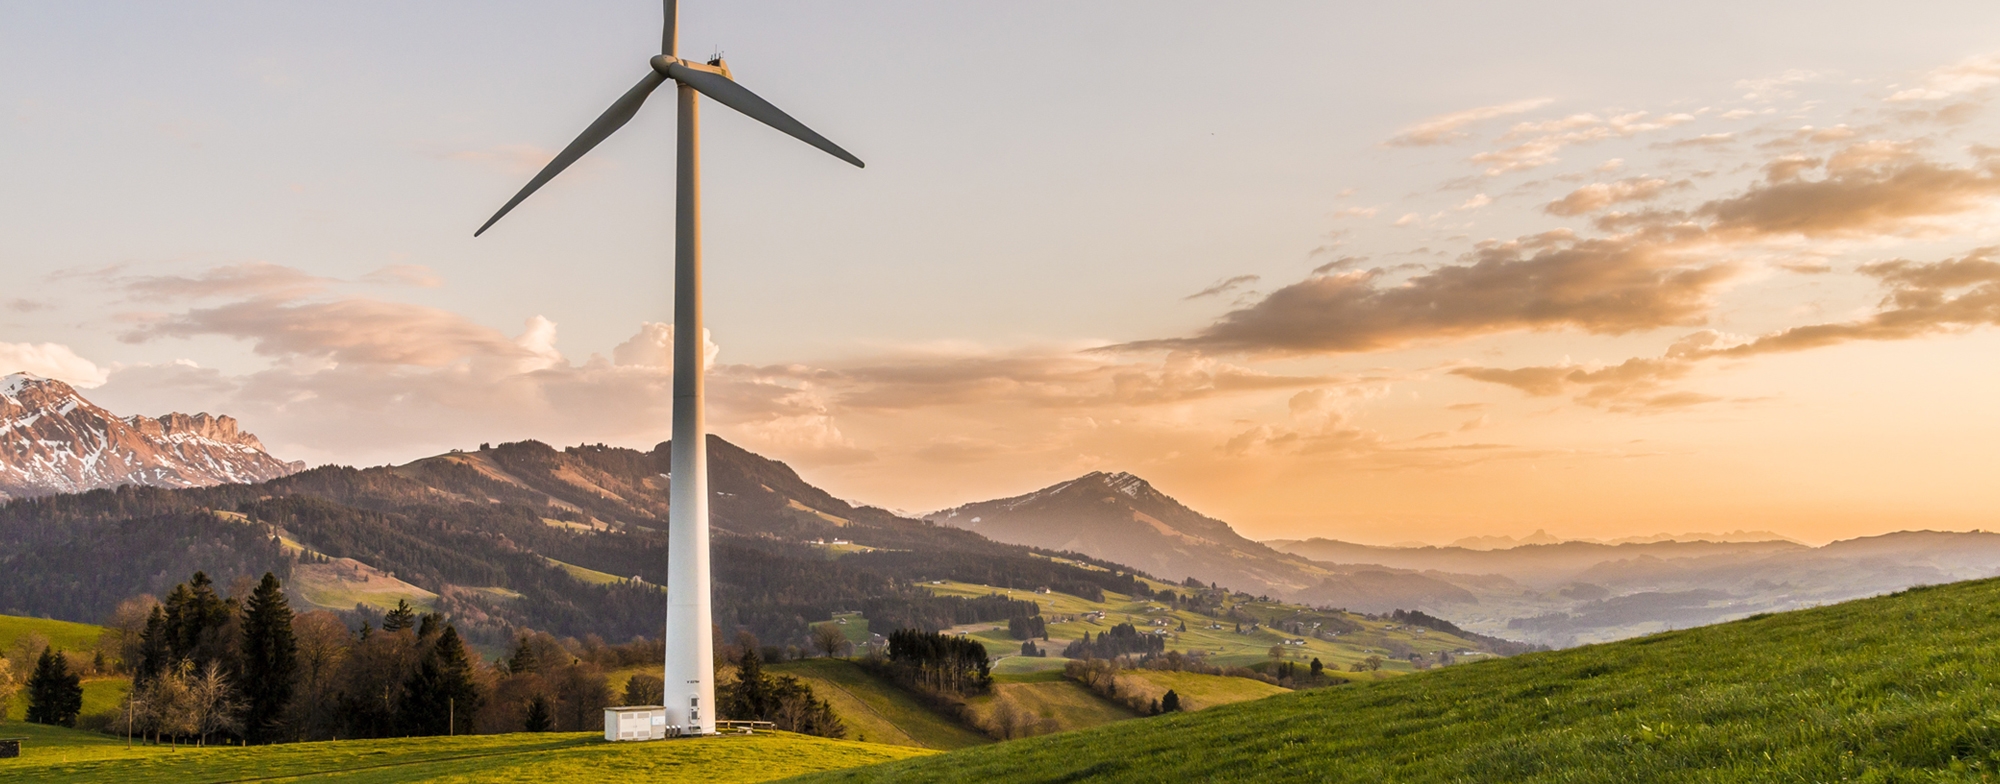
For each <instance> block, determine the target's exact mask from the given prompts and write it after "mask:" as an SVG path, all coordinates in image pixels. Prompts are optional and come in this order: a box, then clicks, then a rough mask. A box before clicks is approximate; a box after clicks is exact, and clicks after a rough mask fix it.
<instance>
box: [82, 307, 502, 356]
mask: <svg viewBox="0 0 2000 784" xmlns="http://www.w3.org/2000/svg"><path fill="white" fill-rule="evenodd" d="M201 335H219V336H223V337H231V338H237V339H241V340H248V341H251V350H252V351H253V352H255V353H257V354H259V355H262V356H267V357H300V358H314V359H325V360H330V361H333V362H337V363H343V364H358V365H383V366H396V365H409V366H416V367H443V366H446V365H451V364H454V363H460V362H465V361H470V360H474V359H486V358H496V359H501V360H505V361H510V362H511V361H522V360H533V359H534V358H535V352H534V351H533V350H531V349H527V348H524V347H523V346H521V345H520V344H517V343H515V342H514V341H513V340H510V339H508V338H507V336H505V335H503V334H501V333H500V332H499V331H498V330H495V329H493V328H491V327H487V326H483V325H480V324H475V323H473V322H472V321H470V320H468V319H466V318H465V317H464V316H461V315H459V314H457V313H453V312H451V311H447V310H440V309H438V308H431V307H425V306H422V305H411V304H406V303H400V302H386V301H382V300H373V299H359V298H356V299H343V300H336V301H333V302H287V301H280V300H277V299H272V298H258V299H249V300H242V301H238V302H231V303H226V304H223V305H220V306H217V307H212V308H197V309H192V310H188V311H186V312H183V313H179V314H173V315H170V316H167V317H165V318H163V319H161V320H159V321H156V322H154V323H151V324H147V325H144V326H141V327H139V328H137V329H134V330H132V331H129V332H127V333H126V334H124V335H123V336H121V338H120V339H122V340H124V341H126V342H129V343H144V342H148V341H152V340H157V339H160V338H170V337H176V338H191V337H197V336H201Z"/></svg>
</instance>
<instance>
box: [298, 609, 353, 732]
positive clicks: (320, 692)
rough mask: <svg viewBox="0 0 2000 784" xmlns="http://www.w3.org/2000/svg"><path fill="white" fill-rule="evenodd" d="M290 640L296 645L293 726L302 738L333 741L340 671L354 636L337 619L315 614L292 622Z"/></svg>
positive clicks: (324, 612)
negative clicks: (296, 669) (296, 666)
mask: <svg viewBox="0 0 2000 784" xmlns="http://www.w3.org/2000/svg"><path fill="white" fill-rule="evenodd" d="M292 637H293V638H294V639H296V640H297V641H298V690H297V691H296V692H295V693H294V695H293V699H292V722H293V726H295V727H297V728H298V730H299V733H300V734H301V735H303V736H305V737H309V738H315V739H319V738H330V737H333V732H334V728H335V727H334V725H335V722H336V720H337V719H338V718H339V717H338V716H337V715H336V714H335V707H336V705H337V703H338V701H339V696H340V674H341V670H340V668H341V665H343V664H345V663H346V662H347V658H348V655H349V649H351V648H352V647H353V645H354V635H353V633H352V632H349V631H348V630H347V625H346V624H344V623H341V621H340V616H337V615H334V614H333V613H330V612H327V611H325V610H316V611H313V612H309V613H303V614H300V615H298V616H295V617H293V618H292Z"/></svg>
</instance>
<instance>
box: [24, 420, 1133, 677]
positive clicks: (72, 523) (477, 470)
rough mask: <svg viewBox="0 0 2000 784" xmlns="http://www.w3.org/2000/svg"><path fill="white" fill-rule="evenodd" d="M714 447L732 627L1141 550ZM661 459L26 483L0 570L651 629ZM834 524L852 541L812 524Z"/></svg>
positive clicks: (925, 621)
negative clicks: (1019, 531) (1048, 533)
mask: <svg viewBox="0 0 2000 784" xmlns="http://www.w3.org/2000/svg"><path fill="white" fill-rule="evenodd" d="M708 446H709V466H710V482H711V488H712V490H713V492H714V496H713V498H712V504H711V509H712V512H713V515H714V520H713V525H714V534H713V536H714V538H713V540H712V547H713V558H714V578H715V588H714V601H715V612H716V616H715V617H716V622H717V623H718V624H720V625H721V626H722V627H723V628H724V629H729V630H733V629H737V628H744V629H748V630H749V631H751V632H753V633H755V634H756V635H758V636H759V637H760V638H762V639H764V640H765V641H767V642H776V643H779V644H784V643H787V642H797V643H799V644H803V642H804V640H803V637H804V635H805V631H806V629H805V625H806V623H807V622H809V621H816V620H823V619H826V618H829V617H831V616H832V615H833V614H835V613H838V612H843V611H855V610H862V611H866V615H867V617H869V618H870V619H874V620H875V621H877V622H878V623H880V624H884V625H885V628H888V629H894V628H900V627H912V628H928V629H938V628H943V627H946V626H950V625H952V624H954V623H957V622H959V621H960V620H961V619H962V617H963V618H970V617H985V616H981V615H980V614H981V613H989V614H990V613H1003V614H1002V615H997V616H992V617H1002V618H1004V617H1005V615H1004V613H1010V612H1013V610H1012V609H1010V608H1008V607H1007V606H1005V605H1003V604H993V605H990V606H989V605H984V604H979V603H978V602H975V601H969V600H963V599H959V598H952V597H944V598H939V597H935V596H933V595H931V593H930V592H928V591H925V590H922V589H920V588H917V587H915V586H916V585H917V584H919V583H920V582H923V581H928V580H935V579H966V580H973V581H979V582H986V583H993V584H1008V583H1013V584H1022V585H1037V586H1049V587H1052V588H1056V589H1060V590H1068V591H1072V592H1078V593H1089V592H1093V591H1101V590H1113V591H1120V592H1125V593H1130V592H1132V591H1134V590H1136V588H1135V586H1136V585H1137V583H1136V582H1135V581H1136V580H1137V578H1136V577H1135V576H1133V575H1132V574H1131V572H1130V570H1129V569H1125V568H1123V567H1116V566H1114V565H1106V564H1090V565H1088V566H1086V565H1079V563H1080V562H1079V561H1077V560H1076V559H1071V560H1068V561H1057V560H1052V559H1050V558H1048V557H1045V556H1046V554H1037V553H1036V552H1034V551H1033V550H1031V549H1030V548H1026V547H1021V546H1018V545H1009V544H1002V543H997V542H993V541H991V540H988V539H986V538H984V537H981V536H979V535H977V534H973V533H970V532H966V531H960V530H956V529H952V528H948V527H941V526H936V525H932V524H929V523H925V522H923V521H919V520H911V519H906V518H900V517H897V516H895V515H893V514H890V513H889V512H886V511H883V510H880V509H874V508H870V507H860V506H855V505H852V504H849V503H847V502H844V501H841V500H839V499H837V498H834V497H833V496H831V495H828V494H827V493H826V492H824V491H822V490H820V489H819V488H816V487H814V486H812V485H811V484H809V483H807V482H806V481H804V480H803V479H801V478H800V477H799V476H798V474H797V473H795V472H793V471H792V470H791V469H790V468H789V467H787V466H785V465H784V464H783V463H778V462H776V461H772V460H767V459H765V458H762V457H759V456H757V455H754V454H751V453H749V452H747V451H744V450H742V449H740V448H737V447H735V446H734V445H731V444H729V443H728V442H726V441H723V440H721V439H719V438H714V437H711V438H710V439H709V442H708ZM666 469H667V445H665V444H662V445H660V446H659V447H657V448H655V449H654V450H651V451H645V452H642V451H637V450H631V449H617V448H609V447H604V446H601V445H586V446H577V447H571V448H568V449H560V450H559V449H554V448H551V447H549V446H546V445H544V444H540V443H537V442H532V441H529V442H519V443H512V444H500V445H497V446H488V447H484V448H481V449H479V450H477V451H473V452H453V453H449V454H445V455H439V456H436V457H432V458H427V459H423V460H418V461H415V462H413V463H409V464H406V465H401V466H386V467H378V468H368V469H353V468H344V467H335V466H328V467H322V468H316V469H312V470H309V471H304V472H300V473H298V474H293V475H290V476H285V477H282V478H279V479H274V480H271V481H266V482H261V483H257V484H232V485H219V486H214V487H200V488H184V489H162V488H152V487H136V486H126V487H120V488H117V489H111V490H96V491H91V492H88V493H80V494H71V495H56V496H46V497H38V498H28V499H18V500H15V501H11V502H7V503H5V504H4V505H0V572H4V573H5V574H7V575H8V579H7V580H5V581H0V613H6V614H11V615H31V616H32V615H45V616H49V617H56V618H67V619H73V620H97V619H101V618H103V617H105V615H106V614H107V613H108V612H109V611H110V610H111V608H112V607H113V606H115V605H116V603H117V602H119V601H120V600H123V599H126V598H128V597H131V596H134V595H136V594H140V593H151V594H154V595H160V594H163V593H164V592H165V591H166V590H167V589H168V588H170V587H171V586H172V585H173V584H174V583H175V582H178V581H180V580H184V579H186V578H187V576H188V575H189V574H191V573H193V572H194V571H196V570H203V571H206V572H208V573H209V574H210V575H212V576H213V577H214V578H215V579H216V580H217V582H218V583H219V584H220V585H223V586H230V585H232V584H233V583H235V582H236V581H237V580H238V579H239V578H254V577H256V576H258V575H261V574H262V573H264V572H266V571H270V572H274V573H276V574H277V575H278V576H279V577H280V578H281V579H283V580H285V581H286V583H287V585H289V586H291V588H292V590H293V591H294V594H295V600H296V601H297V602H298V603H299V604H300V606H302V607H321V608H331V609H353V608H355V607H357V606H361V607H363V608H365V609H366V611H367V614H370V615H379V611H380V610H379V608H381V607H382V606H385V605H393V604H394V603H395V601H396V600H397V599H407V600H409V601H411V602H412V603H413V604H416V605H418V606H421V607H426V608H435V609H438V610H441V611H443V612H445V613H446V614H447V615H448V616H449V617H450V618H451V619H452V621H453V622H454V623H456V624H457V625H458V627H459V629H460V631H461V632H463V633H466V634H468V635H469V636H472V637H473V638H474V639H475V640H479V641H483V642H486V643H489V644H491V643H498V642H504V641H505V640H507V639H509V638H511V636H512V635H513V630H515V629H518V628H521V627H529V628H534V629H538V630H542V631H549V632H552V633H555V634H557V635H559V636H576V637H583V636H585V635H589V634H597V635H599V636H601V637H604V638H606V639H613V640H624V639H630V638H631V637H633V636H635V635H646V636H656V635H658V634H659V624H660V618H661V617H662V616H663V614H664V612H665V604H664V598H663V597H662V595H661V594H660V592H659V590H658V588H657V586H659V585H662V584H664V583H665V582H666V574H665V568H666V563H667V559H666V536H665V529H666V514H667V487H666V481H665V478H664V474H665V472H666ZM836 537H838V538H840V539H842V540H845V541H850V542H853V543H854V544H855V545H857V547H856V548H853V549H855V550H857V551H854V552H847V553H845V554H836V553H830V552H828V550H827V549H826V548H825V547H822V546H816V545H812V544H810V543H811V542H812V541H814V540H818V539H832V538H836ZM835 555H838V557H834V556H835ZM635 578H636V579H635ZM966 613H971V616H966ZM350 620H351V621H352V622H357V623H358V620H359V615H357V616H356V618H354V619H350Z"/></svg>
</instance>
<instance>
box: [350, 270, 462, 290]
mask: <svg viewBox="0 0 2000 784" xmlns="http://www.w3.org/2000/svg"><path fill="white" fill-rule="evenodd" d="M361 281H362V282H363V283H379V284H386V285H395V284H400V285H404V286H415V287H417V288H423V289H434V288H437V287H439V286H442V285H444V278H443V277H442V276H440V275H438V274H437V272H435V271H433V270H432V269H431V268H429V267H426V266H424V265H422V264H392V265H390V266H387V267H383V268H381V269H378V270H375V271H374V272H370V273H368V274H366V275H363V276H361Z"/></svg>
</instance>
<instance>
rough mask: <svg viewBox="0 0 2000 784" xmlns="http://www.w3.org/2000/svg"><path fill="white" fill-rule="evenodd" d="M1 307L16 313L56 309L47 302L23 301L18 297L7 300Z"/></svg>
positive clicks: (0, 304)
mask: <svg viewBox="0 0 2000 784" xmlns="http://www.w3.org/2000/svg"><path fill="white" fill-rule="evenodd" d="M0 306H4V307H6V308H7V309H8V310H11V311H14V312H15V313H34V312H36V311H42V310H54V309H55V306H54V305H51V304H49V303H47V302H43V301H41V300H33V299H23V298H18V297H17V298H14V299H10V300H7V301H6V302H4V303H0Z"/></svg>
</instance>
